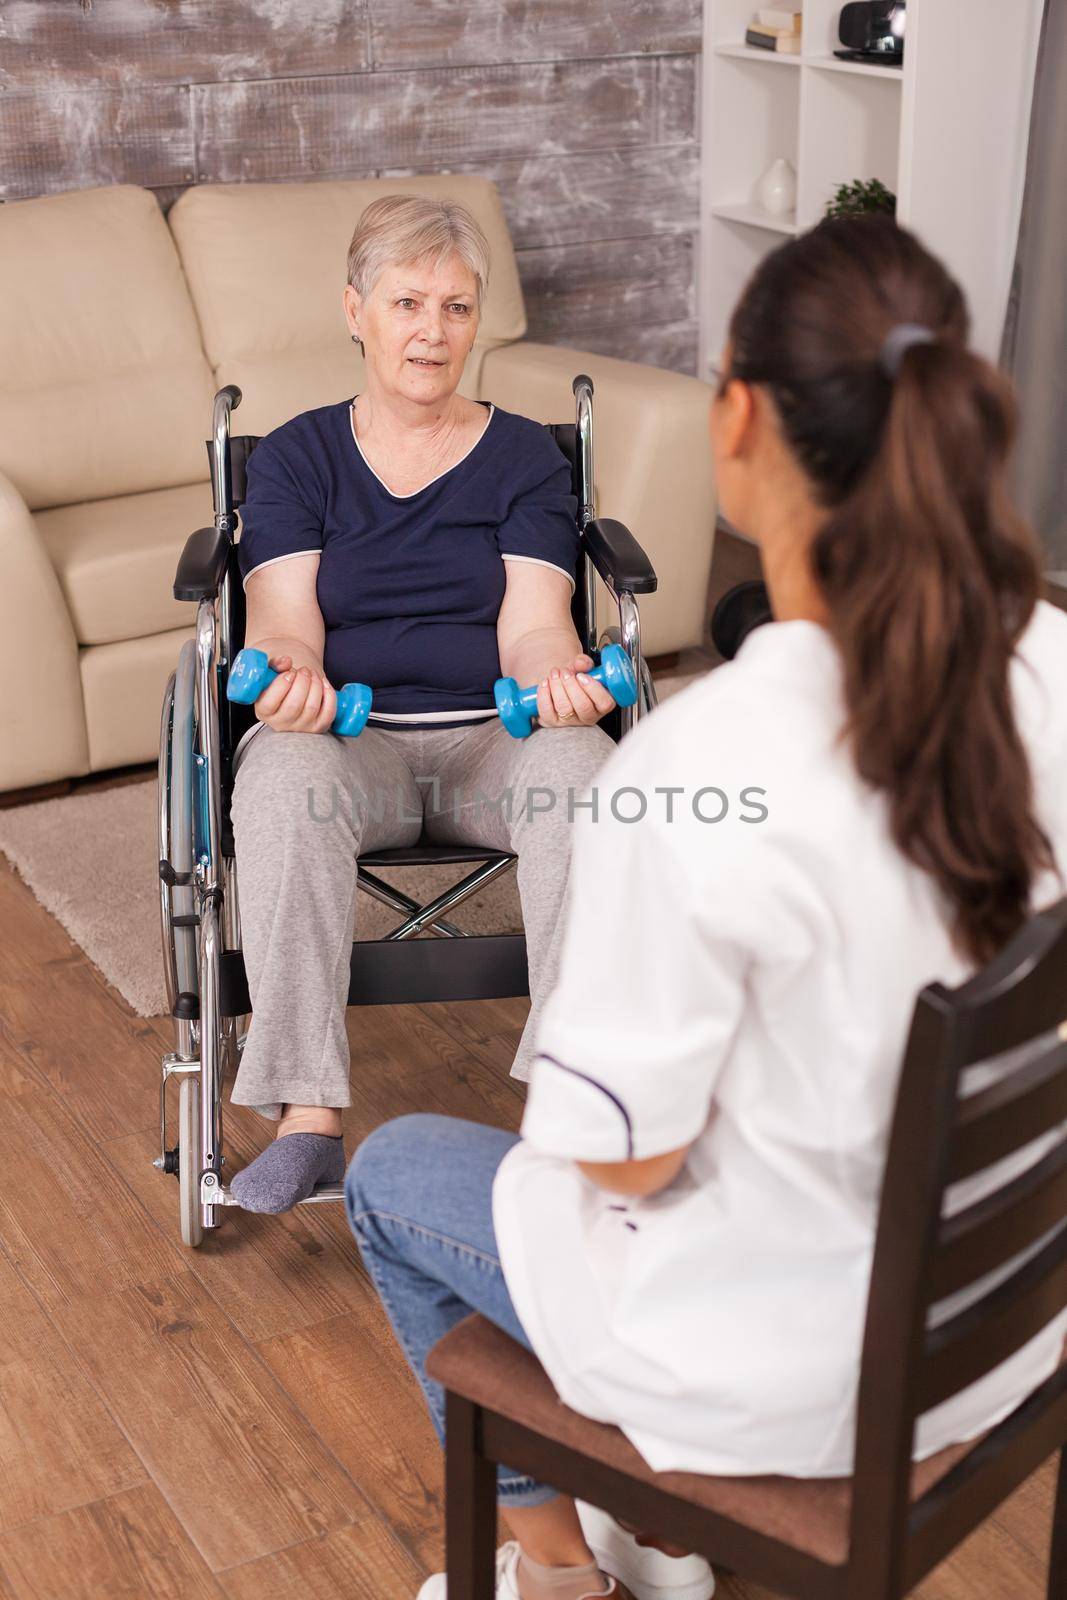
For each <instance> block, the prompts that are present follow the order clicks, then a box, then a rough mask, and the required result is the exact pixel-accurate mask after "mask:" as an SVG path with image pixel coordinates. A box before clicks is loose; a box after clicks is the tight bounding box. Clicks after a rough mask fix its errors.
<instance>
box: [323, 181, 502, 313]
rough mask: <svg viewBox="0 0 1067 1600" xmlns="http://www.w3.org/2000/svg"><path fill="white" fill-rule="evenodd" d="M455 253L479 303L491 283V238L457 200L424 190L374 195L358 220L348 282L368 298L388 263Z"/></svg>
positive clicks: (438, 258) (443, 257)
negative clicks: (469, 275) (435, 196)
mask: <svg viewBox="0 0 1067 1600" xmlns="http://www.w3.org/2000/svg"><path fill="white" fill-rule="evenodd" d="M451 255H457V256H458V257H459V259H460V260H461V261H462V262H463V264H464V266H466V267H469V268H470V271H471V273H472V274H473V276H474V281H475V284H476V286H477V295H478V306H479V309H480V308H481V304H482V297H483V295H484V293H485V289H486V285H487V284H488V282H489V241H488V239H487V238H486V237H485V234H484V233H483V232H482V230H481V228H480V227H479V226H478V223H477V221H476V219H475V218H474V217H473V216H472V214H471V213H470V212H469V211H468V210H467V208H466V206H463V205H460V203H459V201H458V200H431V199H430V197H429V196H428V195H423V194H387V195H383V196H382V198H381V199H380V200H372V201H371V203H370V205H369V206H367V208H366V209H365V210H364V212H363V213H362V215H361V216H360V219H359V221H358V222H357V223H356V231H355V233H354V234H353V235H352V243H351V244H350V245H349V247H348V281H349V283H350V284H351V285H352V287H353V289H355V291H356V293H357V294H358V295H359V296H360V298H361V299H365V298H366V296H367V295H368V294H370V292H371V290H372V289H373V288H374V285H375V284H376V283H377V281H378V279H379V278H380V277H381V275H382V272H383V271H384V270H385V268H386V267H388V266H391V265H393V263H396V264H398V265H408V264H412V265H414V264H415V263H416V262H423V261H432V262H433V263H434V264H435V265H436V264H437V263H438V262H441V261H445V260H447V258H448V257H449V256H451Z"/></svg>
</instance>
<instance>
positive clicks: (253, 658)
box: [226, 650, 373, 739]
mask: <svg viewBox="0 0 1067 1600" xmlns="http://www.w3.org/2000/svg"><path fill="white" fill-rule="evenodd" d="M277 676H278V674H277V673H276V672H275V670H274V668H273V667H272V666H271V665H270V664H269V662H268V661H267V657H266V653H265V652H264V651H263V650H238V652H237V657H236V659H235V661H234V663H233V666H232V667H231V668H230V677H229V682H228V683H227V685H226V698H227V700H234V701H236V703H237V704H238V705H240V706H250V705H251V704H252V703H253V701H255V700H258V699H259V697H260V695H261V694H262V693H263V691H264V689H266V688H268V687H269V686H270V685H271V684H272V683H273V682H274V680H275V678H276V677H277ZM372 698H373V696H372V693H371V691H370V689H368V688H367V685H366V684H365V683H346V684H345V686H344V688H343V689H342V690H341V691H340V693H339V694H338V696H337V715H336V716H335V717H334V719H333V722H332V723H331V724H330V731H331V732H332V733H340V734H343V735H344V737H345V738H346V739H354V738H355V737H356V735H357V734H358V733H362V732H363V729H364V727H365V726H366V723H367V718H368V717H369V716H370V707H371V700H372Z"/></svg>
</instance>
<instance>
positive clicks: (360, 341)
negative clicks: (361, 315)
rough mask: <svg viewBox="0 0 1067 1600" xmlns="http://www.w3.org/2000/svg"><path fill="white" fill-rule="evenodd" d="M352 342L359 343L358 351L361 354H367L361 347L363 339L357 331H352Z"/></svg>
mask: <svg viewBox="0 0 1067 1600" xmlns="http://www.w3.org/2000/svg"><path fill="white" fill-rule="evenodd" d="M352 343H353V344H358V345H359V353H360V355H361V356H365V355H366V354H367V352H366V350H364V348H363V340H362V339H361V338H360V336H359V334H358V333H354V334H353V335H352Z"/></svg>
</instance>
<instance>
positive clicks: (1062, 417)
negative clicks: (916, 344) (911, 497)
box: [1001, 0, 1067, 574]
mask: <svg viewBox="0 0 1067 1600" xmlns="http://www.w3.org/2000/svg"><path fill="white" fill-rule="evenodd" d="M1001 359H1002V362H1003V365H1004V366H1005V368H1006V369H1007V370H1008V371H1009V372H1010V373H1011V375H1012V377H1013V378H1014V380H1015V382H1016V384H1017V386H1018V389H1019V396H1020V402H1021V413H1022V414H1021V427H1020V433H1019V440H1018V444H1017V446H1016V458H1015V492H1016V497H1017V501H1018V504H1019V507H1020V509H1021V510H1022V511H1023V513H1024V515H1025V516H1026V517H1027V518H1028V519H1029V521H1030V522H1031V523H1032V524H1033V526H1034V528H1035V529H1036V531H1037V533H1038V535H1039V536H1040V538H1041V541H1042V543H1043V544H1044V547H1045V551H1046V557H1047V565H1048V567H1049V568H1050V570H1053V571H1059V572H1063V573H1065V574H1067V0H1045V10H1044V16H1043V19H1042V23H1041V36H1040V42H1039V45H1038V54H1037V75H1036V78H1035V81H1034V98H1033V109H1032V112H1031V118H1030V143H1029V151H1028V154H1027V164H1026V182H1025V187H1024V190H1023V202H1022V215H1021V219H1020V224H1019V239H1018V246H1017V250H1016V255H1015V268H1014V272H1013V275H1012V285H1011V292H1010V295H1009V299H1008V308H1007V316H1006V319H1005V326H1004V342H1003V346H1002V350H1001Z"/></svg>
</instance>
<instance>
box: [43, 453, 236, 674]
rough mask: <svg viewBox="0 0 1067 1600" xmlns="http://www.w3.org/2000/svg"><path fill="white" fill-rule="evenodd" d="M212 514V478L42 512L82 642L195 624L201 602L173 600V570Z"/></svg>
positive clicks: (45, 537)
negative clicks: (188, 540) (181, 486)
mask: <svg viewBox="0 0 1067 1600" xmlns="http://www.w3.org/2000/svg"><path fill="white" fill-rule="evenodd" d="M200 448H201V450H203V448H204V447H203V445H202V444H201V446H200ZM211 520H212V507H211V486H210V484H207V483H192V484H186V485H185V487H184V488H181V489H157V490H155V491H154V492H153V493H151V494H127V495H122V496H120V497H119V498H118V499H116V500H91V501H89V502H88V503H87V504H85V505H80V506H62V507H60V508H59V509H58V510H55V511H39V512H38V513H37V515H36V517H35V518H34V521H35V522H36V524H37V530H38V532H39V534H40V536H41V540H42V542H43V543H44V546H45V548H46V550H47V551H48V554H49V556H50V557H51V559H52V565H53V566H54V567H55V569H56V574H57V576H58V578H59V582H60V586H61V588H62V590H63V595H64V598H65V599H66V602H67V606H68V608H69V610H70V616H71V621H72V622H73V624H74V633H75V637H76V638H77V640H78V643H79V644H82V645H88V644H111V643H113V642H114V641H116V640H119V639H140V638H143V637H145V635H147V634H152V633H162V632H164V631H165V630H169V629H172V628H180V627H183V626H184V627H188V626H190V625H191V624H192V621H193V618H194V615H195V612H196V607H195V606H194V605H193V604H192V603H191V602H190V601H185V600H175V598H174V595H173V592H172V585H173V583H174V573H175V571H176V569H177V566H178V557H179V556H180V554H181V551H182V546H183V545H184V544H185V541H186V539H187V538H188V537H189V535H190V534H191V533H192V532H194V530H195V529H197V528H202V527H205V526H207V524H208V523H210V522H211Z"/></svg>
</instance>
